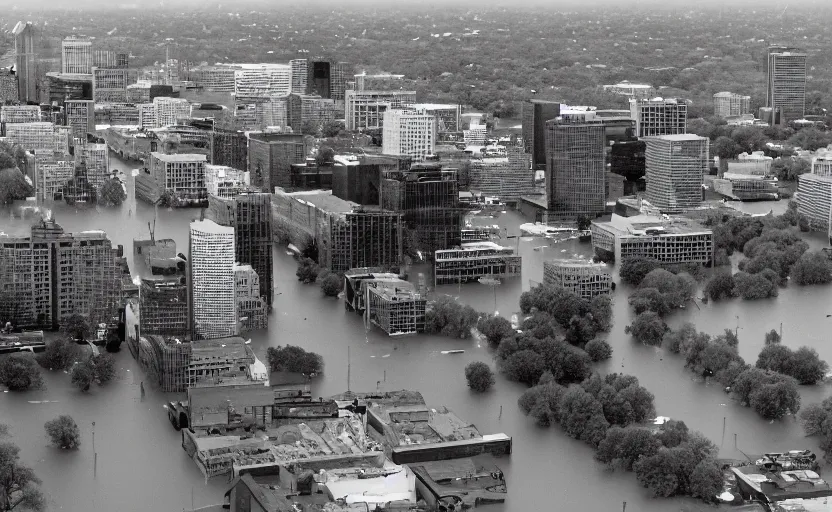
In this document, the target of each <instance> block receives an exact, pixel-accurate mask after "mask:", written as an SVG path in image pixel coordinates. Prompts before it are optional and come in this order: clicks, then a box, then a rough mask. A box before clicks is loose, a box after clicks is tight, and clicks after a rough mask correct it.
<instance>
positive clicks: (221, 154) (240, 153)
mask: <svg viewBox="0 0 832 512" xmlns="http://www.w3.org/2000/svg"><path fill="white" fill-rule="evenodd" d="M211 163H212V164H214V165H225V166H228V167H233V168H234V169H245V170H248V169H247V168H246V166H247V165H248V139H247V138H246V134H245V133H244V132H241V131H232V130H222V129H217V128H214V131H213V132H212V133H211Z"/></svg>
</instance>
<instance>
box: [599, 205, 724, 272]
mask: <svg viewBox="0 0 832 512" xmlns="http://www.w3.org/2000/svg"><path fill="white" fill-rule="evenodd" d="M590 229H591V232H592V247H593V249H594V250H595V253H596V255H598V256H600V257H602V259H605V260H609V259H614V260H615V261H623V260H624V259H626V258H631V257H645V258H652V259H655V260H657V261H659V262H661V263H668V264H682V263H702V264H708V263H710V262H712V261H713V258H714V237H713V231H711V230H710V229H706V228H704V227H703V226H702V225H700V224H699V223H698V222H695V221H692V220H690V219H686V218H682V217H670V218H667V219H664V218H659V217H652V216H647V215H638V216H635V217H622V216H620V215H617V214H613V215H612V218H611V219H610V220H609V221H593V222H592V225H591V228H590Z"/></svg>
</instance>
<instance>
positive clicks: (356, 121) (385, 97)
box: [344, 90, 416, 131]
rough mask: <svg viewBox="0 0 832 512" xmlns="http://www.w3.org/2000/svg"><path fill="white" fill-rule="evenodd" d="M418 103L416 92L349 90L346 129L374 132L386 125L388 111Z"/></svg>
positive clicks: (346, 96) (346, 104)
mask: <svg viewBox="0 0 832 512" xmlns="http://www.w3.org/2000/svg"><path fill="white" fill-rule="evenodd" d="M415 103H416V91H355V90H348V91H346V93H345V99H344V108H345V111H344V119H345V120H346V129H347V130H350V131H355V130H372V129H379V128H381V127H382V126H383V125H384V112H386V111H387V110H388V109H396V108H404V107H410V106H412V105H414V104H415Z"/></svg>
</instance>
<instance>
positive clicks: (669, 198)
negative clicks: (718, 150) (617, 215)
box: [644, 135, 708, 212]
mask: <svg viewBox="0 0 832 512" xmlns="http://www.w3.org/2000/svg"><path fill="white" fill-rule="evenodd" d="M644 142H645V143H646V144H647V148H646V150H645V160H646V171H645V177H646V179H647V200H648V201H650V204H652V205H653V206H655V207H656V208H658V209H659V210H660V211H662V212H679V211H683V210H686V209H690V208H696V207H697V206H700V205H701V204H702V183H703V181H704V179H705V173H706V172H707V171H708V139H707V138H706V137H700V136H698V135H662V136H659V137H646V138H645V139H644Z"/></svg>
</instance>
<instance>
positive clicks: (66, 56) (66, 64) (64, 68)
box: [61, 37, 92, 75]
mask: <svg viewBox="0 0 832 512" xmlns="http://www.w3.org/2000/svg"><path fill="white" fill-rule="evenodd" d="M61 73H68V74H83V75H88V74H90V73H92V41H90V40H89V39H79V38H76V37H67V38H66V39H64V40H63V41H61Z"/></svg>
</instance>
